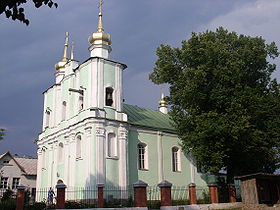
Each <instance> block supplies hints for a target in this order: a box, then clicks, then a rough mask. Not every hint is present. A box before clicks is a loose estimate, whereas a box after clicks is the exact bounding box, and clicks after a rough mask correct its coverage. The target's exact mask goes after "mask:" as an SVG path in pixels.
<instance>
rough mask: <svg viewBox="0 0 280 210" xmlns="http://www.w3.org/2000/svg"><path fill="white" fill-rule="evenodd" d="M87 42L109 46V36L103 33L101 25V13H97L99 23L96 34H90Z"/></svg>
mask: <svg viewBox="0 0 280 210" xmlns="http://www.w3.org/2000/svg"><path fill="white" fill-rule="evenodd" d="M88 41H89V43H90V44H106V45H111V43H112V41H111V36H110V34H107V33H105V32H104V28H103V23H102V13H101V12H100V13H99V21H98V28H97V32H94V33H92V35H91V36H89V38H88Z"/></svg>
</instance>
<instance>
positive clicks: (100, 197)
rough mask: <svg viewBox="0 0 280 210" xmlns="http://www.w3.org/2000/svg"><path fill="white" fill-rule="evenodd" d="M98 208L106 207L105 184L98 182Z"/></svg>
mask: <svg viewBox="0 0 280 210" xmlns="http://www.w3.org/2000/svg"><path fill="white" fill-rule="evenodd" d="M96 186H97V194H98V195H97V196H98V199H97V208H104V184H97V185H96Z"/></svg>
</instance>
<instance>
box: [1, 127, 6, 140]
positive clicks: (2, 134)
mask: <svg viewBox="0 0 280 210" xmlns="http://www.w3.org/2000/svg"><path fill="white" fill-rule="evenodd" d="M4 131H5V129H3V128H0V140H2V139H3V136H4V135H5V133H4Z"/></svg>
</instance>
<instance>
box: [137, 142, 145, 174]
mask: <svg viewBox="0 0 280 210" xmlns="http://www.w3.org/2000/svg"><path fill="white" fill-rule="evenodd" d="M137 149H138V168H139V169H140V170H143V169H144V170H145V169H148V150H147V145H146V144H144V143H139V144H138V146H137Z"/></svg>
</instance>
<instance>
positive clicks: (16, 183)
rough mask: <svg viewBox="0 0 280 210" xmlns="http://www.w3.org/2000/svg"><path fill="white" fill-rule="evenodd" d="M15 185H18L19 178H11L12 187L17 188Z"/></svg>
mask: <svg viewBox="0 0 280 210" xmlns="http://www.w3.org/2000/svg"><path fill="white" fill-rule="evenodd" d="M17 186H19V178H13V184H12V189H17Z"/></svg>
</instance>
